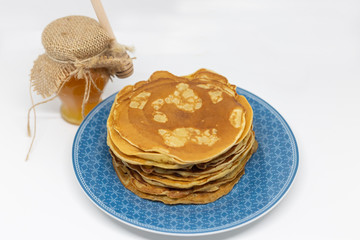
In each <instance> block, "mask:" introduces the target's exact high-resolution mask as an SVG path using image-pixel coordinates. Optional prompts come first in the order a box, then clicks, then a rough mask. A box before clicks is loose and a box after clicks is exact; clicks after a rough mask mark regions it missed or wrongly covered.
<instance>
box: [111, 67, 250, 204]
mask: <svg viewBox="0 0 360 240" xmlns="http://www.w3.org/2000/svg"><path fill="white" fill-rule="evenodd" d="M252 121H253V111H252V108H251V106H250V104H249V103H248V101H247V100H246V98H245V97H244V96H240V95H238V94H237V93H236V87H235V86H234V85H231V84H229V83H228V81H227V79H226V78H225V77H223V76H221V75H219V74H217V73H215V72H212V71H209V70H206V69H200V70H198V71H197V72H195V73H193V74H190V75H187V76H183V77H178V76H175V75H173V74H171V73H169V72H166V71H157V72H155V73H153V74H152V75H151V76H150V78H149V80H147V81H140V82H137V83H136V84H135V85H133V86H126V87H124V88H123V89H122V90H121V91H119V93H118V94H117V96H116V98H115V100H114V103H113V105H112V108H111V110H110V113H109V117H108V120H107V131H108V132H107V144H108V146H109V148H110V149H109V150H110V153H111V156H112V158H113V165H114V169H115V170H116V173H117V175H118V177H119V179H120V181H121V182H122V183H123V185H124V186H125V187H126V188H127V189H129V190H130V191H132V192H133V193H135V194H136V195H138V196H140V197H142V198H145V199H149V200H153V201H161V202H163V203H165V204H206V203H209V202H212V201H215V200H216V199H218V198H220V197H222V196H224V195H225V194H227V193H228V192H229V191H231V189H232V188H233V186H234V185H235V184H236V183H237V182H238V181H239V179H240V178H241V176H242V175H243V174H244V169H245V165H246V163H247V162H248V161H249V159H250V158H251V156H252V154H253V153H254V152H255V151H256V149H257V142H256V139H255V133H254V131H253V130H252V127H253V126H252Z"/></svg>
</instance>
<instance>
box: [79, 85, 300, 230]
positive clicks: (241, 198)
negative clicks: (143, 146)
mask: <svg viewBox="0 0 360 240" xmlns="http://www.w3.org/2000/svg"><path fill="white" fill-rule="evenodd" d="M237 92H238V93H239V94H240V95H244V96H245V97H246V98H247V99H248V101H249V103H250V104H251V106H252V108H253V110H254V131H255V136H256V139H257V141H258V143H259V148H258V150H257V152H256V153H255V154H254V155H253V156H252V158H251V159H250V160H249V162H248V163H247V165H246V168H245V175H244V176H243V177H242V178H241V179H240V181H239V183H238V184H236V185H235V187H234V188H233V190H232V191H231V192H230V193H229V194H227V195H226V196H224V197H222V198H220V199H218V200H217V201H215V202H213V203H209V204H205V205H175V206H170V205H165V204H163V203H161V202H153V201H149V200H144V199H142V198H140V197H138V196H136V195H135V194H133V193H132V192H130V191H129V190H127V189H126V188H125V187H124V186H123V185H122V184H121V182H120V181H119V179H118V177H117V175H116V173H115V170H114V168H113V165H112V161H111V156H110V154H109V149H108V146H107V145H106V121H107V117H108V114H109V112H110V108H111V105H112V103H113V101H114V99H115V95H116V94H114V95H112V96H110V97H109V98H107V99H106V100H104V101H103V102H102V103H100V104H99V105H98V106H97V107H96V108H94V109H93V111H92V112H91V113H90V114H89V115H88V116H87V117H86V119H85V120H84V121H83V123H82V124H81V125H80V127H79V129H78V131H77V134H76V136H75V140H74V144H73V165H74V170H75V174H76V176H77V179H78V180H79V183H80V185H81V187H82V188H83V190H84V191H85V193H86V194H87V196H88V197H89V198H90V199H91V200H92V201H93V202H94V203H95V205H97V206H98V207H99V208H100V209H101V210H103V211H104V212H105V213H107V214H109V215H110V216H112V217H114V218H115V219H117V220H119V221H121V222H123V223H125V224H129V225H131V226H134V227H137V228H140V229H143V230H147V231H152V232H157V233H163V234H169V235H205V234H212V233H217V232H223V231H227V230H231V229H234V228H238V227H241V226H244V225H246V224H248V223H250V222H252V221H254V220H256V219H258V218H260V217H261V216H264V215H265V214H266V213H268V212H269V211H270V210H271V209H272V208H273V207H274V206H275V205H276V204H277V203H278V202H279V201H280V200H281V199H282V198H283V197H284V195H285V194H286V192H287V191H288V190H289V187H290V185H291V183H292V182H293V180H294V177H295V174H296V171H297V168H298V163H299V156H298V149H297V145H296V141H295V137H294V135H293V133H292V132H291V130H290V127H289V126H288V124H287V123H286V122H285V120H284V119H283V118H282V117H281V116H280V114H279V113H278V112H277V111H276V110H275V109H274V108H273V107H271V106H270V105H269V104H268V103H266V102H265V101H263V100H262V99H260V98H259V97H257V96H255V95H253V94H252V93H249V92H247V91H245V90H243V89H240V88H237Z"/></svg>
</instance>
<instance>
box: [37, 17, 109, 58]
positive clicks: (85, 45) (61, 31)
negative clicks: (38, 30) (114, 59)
mask: <svg viewBox="0 0 360 240" xmlns="http://www.w3.org/2000/svg"><path fill="white" fill-rule="evenodd" d="M111 41H112V39H111V37H110V36H109V34H108V33H107V32H106V30H105V29H104V28H102V27H101V26H100V24H99V23H98V22H97V21H96V20H95V19H92V18H89V17H85V16H68V17H63V18H59V19H56V20H55V21H53V22H51V23H50V24H48V25H47V26H46V28H45V29H44V31H43V33H42V44H43V46H44V48H45V50H46V53H47V55H48V56H49V57H51V58H54V59H56V60H59V61H75V60H83V59H88V58H90V57H93V56H96V55H98V54H101V53H102V52H103V51H105V50H106V49H108V48H109V45H110V43H111Z"/></svg>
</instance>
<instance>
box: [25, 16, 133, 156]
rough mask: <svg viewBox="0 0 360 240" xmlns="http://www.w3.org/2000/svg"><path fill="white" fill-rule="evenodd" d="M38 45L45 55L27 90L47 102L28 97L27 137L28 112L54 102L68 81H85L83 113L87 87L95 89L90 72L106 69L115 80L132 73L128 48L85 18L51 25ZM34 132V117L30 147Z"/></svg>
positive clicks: (60, 20) (64, 20)
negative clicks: (30, 104) (72, 79)
mask: <svg viewBox="0 0 360 240" xmlns="http://www.w3.org/2000/svg"><path fill="white" fill-rule="evenodd" d="M42 44H43V46H44V48H45V51H46V53H45V54H42V55H40V56H39V57H38V58H37V59H36V60H35V62H34V66H33V68H32V70H31V75H30V76H31V78H30V81H31V85H30V88H32V89H33V90H34V91H35V92H36V93H37V94H39V95H41V96H42V97H43V98H47V99H46V100H44V101H42V102H39V103H37V104H34V103H33V100H32V97H31V101H32V107H31V108H30V109H29V112H28V133H29V135H30V125H29V119H30V117H29V116H30V112H31V110H34V114H35V107H36V106H37V105H39V104H42V103H46V102H48V101H51V100H53V99H54V98H56V97H57V95H58V93H59V92H60V91H61V88H62V87H63V85H64V84H65V83H66V82H67V81H69V80H70V79H71V78H72V77H76V78H78V79H84V80H85V81H86V86H85V94H84V99H83V103H82V106H83V107H82V108H83V109H84V105H85V104H86V102H87V100H88V98H89V94H90V87H91V86H94V87H95V88H96V89H98V88H97V87H96V84H95V82H94V81H93V79H92V77H91V74H90V70H91V69H96V68H102V69H106V70H107V71H108V74H109V75H110V77H114V76H116V77H119V78H126V77H128V76H130V75H131V74H132V72H133V64H132V59H131V58H130V57H129V55H128V54H127V50H129V48H127V47H125V46H123V45H120V44H119V43H117V42H116V40H115V39H112V38H111V37H110V35H109V33H108V32H107V31H106V30H105V29H103V28H102V27H101V26H100V24H99V23H98V22H97V21H96V20H94V19H92V18H89V17H85V16H68V17H63V18H59V19H57V20H55V21H53V22H51V23H50V24H49V25H47V26H46V28H45V29H44V31H43V33H42ZM98 90H99V89H98ZM99 91H100V90H99ZM30 92H31V89H30ZM83 115H84V113H83ZM35 130H36V117H35V120H34V135H33V140H32V142H31V145H32V143H33V141H34V138H35ZM30 148H31V147H30ZM29 152H30V150H29ZM28 155H29V154H28ZM27 158H28V156H27Z"/></svg>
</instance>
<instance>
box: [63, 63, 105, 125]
mask: <svg viewBox="0 0 360 240" xmlns="http://www.w3.org/2000/svg"><path fill="white" fill-rule="evenodd" d="M90 74H91V77H92V79H93V82H94V83H95V84H96V86H94V84H93V83H92V82H91V81H90V80H88V84H91V87H90V92H89V99H88V101H87V102H84V104H83V101H84V94H85V89H86V79H79V78H77V77H76V76H72V77H71V78H70V80H69V81H67V82H66V83H65V84H64V86H63V87H62V89H61V91H60V92H59V95H58V96H59V98H60V100H61V103H62V104H61V109H60V111H61V116H62V117H63V119H65V120H66V121H67V122H69V123H72V124H76V125H79V124H80V123H81V122H82V120H83V115H82V113H83V110H82V107H84V116H86V115H87V114H88V113H89V112H90V111H91V110H92V109H93V108H94V107H95V106H96V105H97V104H98V103H100V102H101V101H102V98H101V94H102V92H101V91H102V90H103V89H104V87H105V85H106V83H107V82H108V81H109V78H110V76H109V74H108V73H107V71H106V69H91V70H90ZM99 90H101V91H99Z"/></svg>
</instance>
